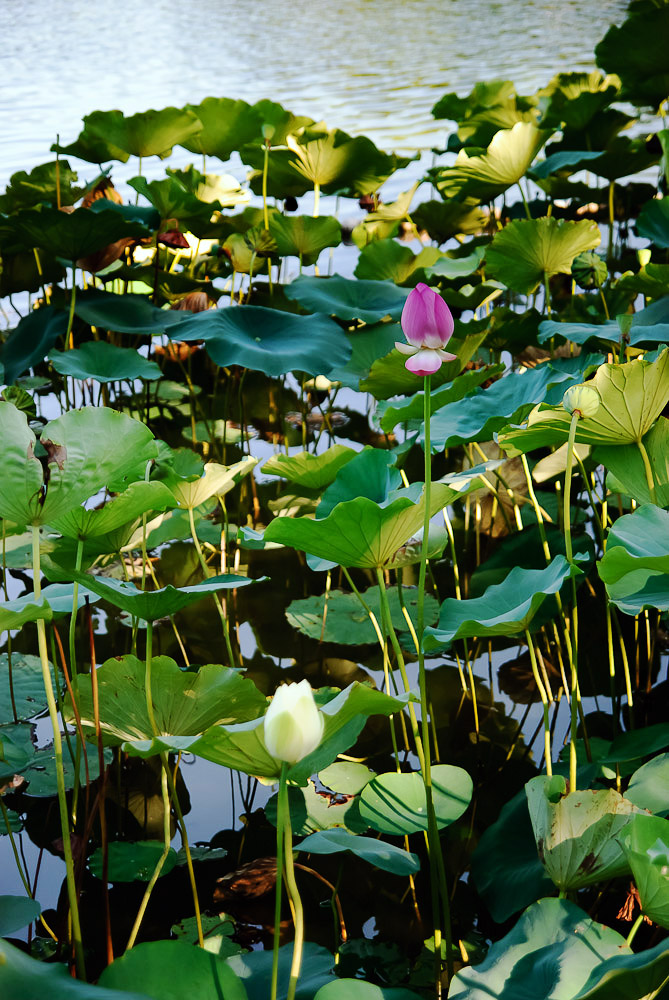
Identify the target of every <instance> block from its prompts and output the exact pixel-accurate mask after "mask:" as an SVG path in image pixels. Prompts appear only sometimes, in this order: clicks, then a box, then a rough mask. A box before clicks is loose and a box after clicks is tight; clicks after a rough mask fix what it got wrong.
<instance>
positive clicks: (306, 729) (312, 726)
mask: <svg viewBox="0 0 669 1000" xmlns="http://www.w3.org/2000/svg"><path fill="white" fill-rule="evenodd" d="M323 726H324V719H323V716H322V715H321V713H320V712H319V711H318V708H317V707H316V702H315V701H314V695H313V691H312V690H311V685H310V684H309V681H306V680H305V681H300V682H299V684H282V685H281V687H279V688H277V690H276V694H275V695H274V697H273V698H272V703H271V704H270V706H269V708H268V709H267V713H266V715H265V722H264V735H265V746H266V747H267V749H268V750H269V752H270V753H271V755H272V757H274V759H275V760H281V761H286V763H288V764H296V763H297V762H298V760H302V759H303V758H304V757H307V756H308V755H309V754H310V753H311V752H312V751H313V750H315V749H316V747H317V746H318V744H319V743H320V741H321V737H322V736H323Z"/></svg>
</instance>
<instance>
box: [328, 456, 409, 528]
mask: <svg viewBox="0 0 669 1000" xmlns="http://www.w3.org/2000/svg"><path fill="white" fill-rule="evenodd" d="M396 459H397V456H396V455H394V454H393V453H392V452H391V451H387V450H386V449H385V448H370V447H369V445H367V446H366V447H364V448H363V449H362V451H360V452H358V453H357V455H354V456H353V458H352V459H351V461H350V462H346V464H345V465H343V466H342V467H341V468H340V469H339V470H338V471H337V475H336V476H335V479H334V482H333V483H331V484H330V485H329V486H328V487H327V489H326V490H325V492H324V493H323V495H322V497H321V500H320V503H319V504H318V507H317V508H316V519H317V520H319V521H320V520H322V519H323V518H325V517H327V516H328V514H330V513H331V511H333V510H334V508H335V507H336V506H337V504H339V503H344V502H345V501H347V500H356V499H358V498H360V497H366V498H367V499H368V500H373V501H374V502H375V503H378V504H384V503H385V502H386V501H387V500H388V497H389V495H390V493H391V491H392V490H397V489H399V488H400V487H401V486H402V476H401V474H400V471H399V469H397V468H395V461H396Z"/></svg>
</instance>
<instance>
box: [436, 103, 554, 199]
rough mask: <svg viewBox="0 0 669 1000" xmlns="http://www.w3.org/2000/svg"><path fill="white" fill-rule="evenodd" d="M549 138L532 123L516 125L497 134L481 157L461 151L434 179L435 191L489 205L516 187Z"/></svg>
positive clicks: (517, 123)
mask: <svg viewBox="0 0 669 1000" xmlns="http://www.w3.org/2000/svg"><path fill="white" fill-rule="evenodd" d="M549 135H550V132H546V131H542V130H540V129H538V128H537V127H536V125H533V124H532V123H531V122H516V124H515V125H514V126H513V128H510V129H501V130H500V131H499V132H497V133H496V134H495V135H494V136H493V138H492V141H491V143H490V145H489V146H488V148H487V150H486V151H485V152H484V153H482V154H481V155H473V156H472V155H470V154H469V153H468V152H467V150H466V149H461V150H460V152H459V153H458V156H457V159H456V161H455V164H454V165H453V166H452V167H446V168H445V169H444V170H441V171H440V172H439V174H438V175H437V180H436V183H437V187H438V188H439V190H440V191H441V193H442V194H443V196H444V197H445V198H448V197H453V196H455V195H457V196H458V198H459V199H460V200H462V196H464V195H471V196H473V197H475V198H478V199H479V200H480V201H490V200H491V199H492V198H496V197H497V195H499V194H502V192H503V191H506V189H507V188H508V187H511V185H512V184H517V183H518V181H519V180H520V179H521V177H523V176H524V175H525V173H526V171H527V169H528V168H529V166H530V164H531V163H532V161H533V160H534V158H535V156H536V155H537V153H538V152H539V150H540V149H541V147H542V146H543V144H544V143H545V142H546V140H547V138H548V137H549Z"/></svg>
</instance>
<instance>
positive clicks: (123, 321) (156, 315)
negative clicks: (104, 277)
mask: <svg viewBox="0 0 669 1000" xmlns="http://www.w3.org/2000/svg"><path fill="white" fill-rule="evenodd" d="M74 311H75V312H76V314H77V316H79V318H80V319H83V321H84V322H85V323H90V325H91V326H95V327H97V328H98V329H99V330H114V331H115V332H116V333H136V334H137V335H138V336H141V337H143V336H148V335H149V334H151V335H153V334H162V333H165V331H166V330H167V328H168V327H170V326H173V325H174V324H175V323H178V322H179V320H180V314H179V312H178V311H176V310H167V309H159V308H158V307H157V306H153V305H151V303H150V302H149V300H148V299H147V298H146V296H144V295H115V294H114V293H113V292H102V291H100V289H98V288H89V289H88V290H87V291H85V292H80V293H79V294H78V295H77V298H76V301H75V307H74Z"/></svg>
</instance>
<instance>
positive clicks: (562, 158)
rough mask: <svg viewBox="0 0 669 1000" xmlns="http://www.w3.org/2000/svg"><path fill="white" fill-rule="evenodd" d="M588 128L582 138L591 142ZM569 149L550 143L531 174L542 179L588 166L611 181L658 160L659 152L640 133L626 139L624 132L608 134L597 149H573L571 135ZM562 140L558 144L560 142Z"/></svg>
mask: <svg viewBox="0 0 669 1000" xmlns="http://www.w3.org/2000/svg"><path fill="white" fill-rule="evenodd" d="M589 132H590V130H589V129H587V130H585V132H584V133H581V137H582V141H583V143H584V144H585V142H589V143H590V144H591V145H592V141H593V138H592V136H591V135H590V134H588V133H589ZM568 144H569V147H570V148H568V149H562V148H558V150H557V151H554V152H551V150H553V149H554V147H553V146H550V147H549V150H548V152H549V154H550V155H549V156H547V157H546V159H545V160H544V161H543V162H542V163H539V164H538V165H537V166H536V167H534V168H533V169H532V170H531V171H530V174H531V175H532V176H533V177H536V178H537V179H539V181H541V180H543V179H544V178H546V177H549V176H551V175H552V174H556V173H560V174H562V175H564V174H565V173H566V174H570V173H575V172H577V171H579V170H590V171H592V173H594V174H597V176H599V177H605V178H606V180H607V181H609V182H613V181H615V180H617V179H618V178H621V177H627V175H628V174H636V173H639V172H640V171H642V170H646V169H647V168H648V167H650V166H652V165H653V164H654V163H657V162H658V160H659V156H658V155H657V153H653V152H651V151H650V150H649V149H648V147H647V145H646V137H645V136H641V137H639V138H636V139H628V138H627V137H626V136H615V137H613V138H611V139H610V140H609V141H608V142H607V144H606V149H604V150H600V151H598V152H591V151H590V150H585V149H581V151H579V150H576V149H574V139H571V140H570V141H569V143H568ZM561 145H562V144H558V146H561Z"/></svg>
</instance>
